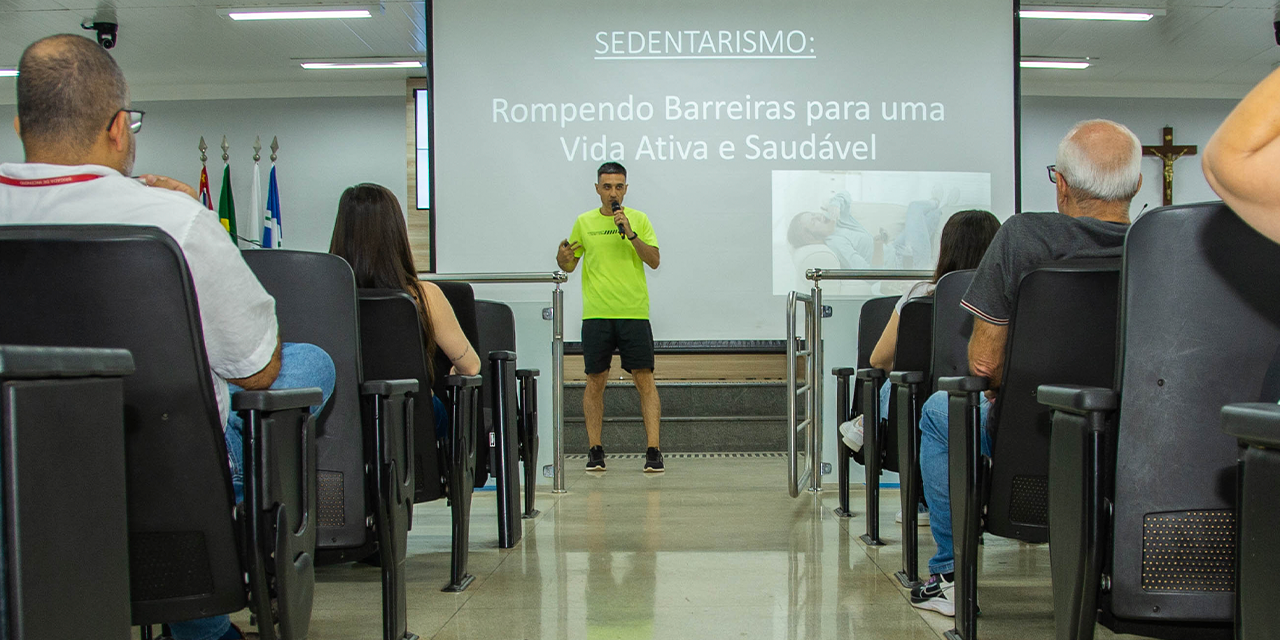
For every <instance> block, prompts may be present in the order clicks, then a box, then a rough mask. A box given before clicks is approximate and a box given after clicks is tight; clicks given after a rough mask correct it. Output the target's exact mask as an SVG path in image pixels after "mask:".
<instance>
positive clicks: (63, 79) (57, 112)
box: [17, 34, 129, 152]
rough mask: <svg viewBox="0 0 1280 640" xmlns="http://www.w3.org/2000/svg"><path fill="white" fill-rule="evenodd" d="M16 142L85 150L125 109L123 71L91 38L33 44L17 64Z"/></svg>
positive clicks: (67, 37) (53, 38) (68, 37)
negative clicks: (19, 139) (18, 133)
mask: <svg viewBox="0 0 1280 640" xmlns="http://www.w3.org/2000/svg"><path fill="white" fill-rule="evenodd" d="M17 84H18V125H19V128H20V129H21V130H22V144H23V146H24V147H26V148H27V149H28V152H30V148H31V146H32V145H52V146H60V147H65V148H68V149H71V150H76V151H87V150H88V149H89V148H90V147H91V146H93V143H94V141H95V140H97V139H98V135H99V134H100V133H101V131H104V130H106V128H107V126H108V124H109V123H110V122H111V118H112V117H113V116H114V115H115V114H116V113H118V112H119V111H120V110H121V109H124V108H126V107H128V106H129V88H128V86H127V85H126V84H125V81H124V72H122V71H120V66H119V65H117V64H116V61H115V60H114V59H113V58H112V57H111V55H110V54H108V53H107V52H106V50H105V49H103V48H102V47H100V46H98V45H97V44H96V43H95V42H93V41H92V40H89V39H88V38H84V37H81V36H77V35H72V34H61V35H56V36H49V37H47V38H43V39H40V40H37V41H36V42H35V43H33V44H32V45H31V46H29V47H27V49H26V51H24V52H22V58H21V59H20V60H19V62H18V83H17Z"/></svg>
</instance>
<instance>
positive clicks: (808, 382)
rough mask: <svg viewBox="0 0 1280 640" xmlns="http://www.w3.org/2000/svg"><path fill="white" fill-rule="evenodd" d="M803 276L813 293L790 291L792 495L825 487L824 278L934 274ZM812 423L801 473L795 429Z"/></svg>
mask: <svg viewBox="0 0 1280 640" xmlns="http://www.w3.org/2000/svg"><path fill="white" fill-rule="evenodd" d="M804 277H805V279H807V280H811V281H813V289H812V290H811V291H810V293H807V294H806V293H800V292H799V291H792V292H791V293H789V294H787V390H788V394H787V396H788V399H787V410H788V415H787V427H788V433H787V455H788V465H787V473H788V477H789V479H790V481H791V482H790V486H789V487H788V491H789V492H790V493H791V497H793V498H794V497H796V496H798V495H800V485H802V484H803V483H804V481H805V480H808V481H809V491H811V492H814V493H816V492H819V491H822V444H823V437H822V436H823V433H822V431H823V421H822V402H823V400H822V392H823V387H824V378H823V373H824V372H823V365H822V360H823V358H822V355H823V348H822V318H823V315H824V314H823V311H824V309H823V306H822V281H823V280H927V279H929V278H932V277H933V272H932V271H923V270H914V271H908V270H901V269H809V270H807V271H805V274H804ZM797 302H803V303H804V305H805V338H804V339H805V342H806V343H807V346H808V349H805V350H803V351H801V350H799V349H798V348H797V346H796V345H797V341H798V340H799V336H798V335H797V333H796V328H797V327H796V303H797ZM800 355H807V356H808V363H809V366H808V367H806V368H805V369H806V371H805V378H806V379H805V384H804V386H800V385H799V384H798V382H799V381H798V380H797V376H796V360H797V358H798V357H799V356H800ZM799 395H804V396H805V420H804V421H802V422H800V423H797V422H796V396H799ZM806 424H807V425H808V433H806V434H805V435H806V436H807V437H806V438H805V440H806V442H805V448H806V449H807V451H806V453H807V455H808V457H809V459H808V462H809V463H810V465H809V468H808V469H807V470H806V471H805V473H804V474H803V477H801V474H800V473H799V471H798V470H797V469H796V465H795V461H796V456H797V454H798V453H799V451H800V449H799V445H798V443H797V442H796V431H797V429H799V428H800V427H803V426H805V425H806Z"/></svg>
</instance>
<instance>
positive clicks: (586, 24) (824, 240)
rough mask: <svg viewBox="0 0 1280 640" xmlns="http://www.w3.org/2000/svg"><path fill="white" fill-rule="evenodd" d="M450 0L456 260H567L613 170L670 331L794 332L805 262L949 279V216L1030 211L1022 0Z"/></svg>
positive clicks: (437, 27) (445, 28)
mask: <svg viewBox="0 0 1280 640" xmlns="http://www.w3.org/2000/svg"><path fill="white" fill-rule="evenodd" d="M432 4H433V7H432V14H433V23H432V36H433V51H432V53H431V57H432V64H433V73H434V86H432V87H431V95H432V99H433V100H434V101H435V103H434V110H435V111H434V116H435V122H436V123H437V126H436V129H435V134H434V140H433V144H434V148H435V150H434V161H435V172H436V174H435V183H434V184H435V190H436V193H435V206H436V211H435V212H434V213H435V217H436V229H437V234H438V235H437V238H436V251H437V261H436V264H437V268H438V270H439V271H441V272H483V271H551V270H554V269H556V263H555V251H556V247H557V245H558V243H559V242H560V241H561V240H562V239H564V238H567V237H568V235H569V232H570V229H571V227H572V225H573V222H574V219H575V218H576V217H577V216H578V215H579V214H581V213H583V212H584V211H587V210H589V209H593V208H596V207H599V206H600V200H599V198H598V196H597V195H596V193H595V190H594V189H593V185H594V183H595V179H596V174H595V171H596V168H597V167H598V166H599V165H600V164H601V163H602V162H605V161H608V160H613V161H618V162H621V163H622V164H623V165H625V166H626V168H627V170H628V183H629V184H630V188H629V191H628V193H627V197H626V201H625V204H626V206H628V207H633V208H635V209H638V210H641V211H644V212H645V213H647V214H648V215H649V218H650V220H651V221H652V223H653V226H654V229H655V231H656V234H657V237H658V244H659V247H660V249H661V256H662V264H661V267H660V268H659V269H658V270H656V271H653V272H650V275H649V289H650V299H651V318H652V320H653V327H654V334H655V338H656V339H659V340H683V339H700V340H707V339H778V338H781V337H782V333H783V324H782V321H781V319H782V313H783V296H785V294H786V293H787V292H788V291H791V290H793V289H799V290H804V291H807V290H808V288H809V283H807V282H805V281H804V279H803V272H804V269H806V268H809V267H813V266H821V267H830V268H840V267H844V268H857V267H877V268H913V269H931V268H932V267H933V265H934V264H935V262H936V252H937V244H938V233H939V231H940V229H941V226H942V223H943V222H945V220H946V218H947V216H949V215H951V214H952V213H955V212H956V211H960V210H963V209H968V208H981V209H987V210H990V211H992V212H994V213H995V214H996V215H997V216H998V217H1000V218H1001V219H1004V218H1006V217H1008V216H1009V215H1012V213H1013V212H1014V171H1015V169H1014V167H1015V163H1014V145H1015V126H1014V123H1015V120H1014V105H1015V101H1014V70H1015V66H1014V65H1015V64H1016V60H1015V56H1014V45H1013V34H1014V25H1013V13H1012V6H1011V3H1010V2H1008V0H950V1H948V2H932V1H926V0H896V1H895V2H881V1H879V0H811V1H806V2H761V1H743V2H733V3H725V2H711V1H709V0H682V1H678V2H675V1H666V0H664V1H659V2H643V3H640V2H632V3H625V2H585V1H581V0H559V1H553V2H539V3H510V2H501V1H499V0H466V1H462V0H435V2H434V3H432ZM578 284H579V279H578V275H573V276H571V277H570V282H569V284H568V285H567V286H566V295H565V300H566V303H567V305H568V309H567V313H566V320H567V322H566V323H565V326H566V332H567V335H566V338H567V339H570V340H574V339H577V337H578V323H577V320H578V318H580V317H581V301H580V289H579V286H578ZM824 290H825V291H826V292H827V295H828V296H833V297H840V296H844V297H855V298H865V297H870V296H874V295H880V294H888V293H892V292H894V291H897V290H898V288H897V286H895V285H893V284H890V283H847V284H844V283H830V284H829V285H824ZM539 295H540V296H541V294H539Z"/></svg>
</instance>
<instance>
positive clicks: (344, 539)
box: [242, 249, 372, 550]
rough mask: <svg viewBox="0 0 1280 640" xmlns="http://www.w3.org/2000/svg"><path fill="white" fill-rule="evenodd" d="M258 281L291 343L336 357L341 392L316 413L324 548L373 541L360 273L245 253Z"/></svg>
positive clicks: (327, 259) (310, 256) (326, 261)
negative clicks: (359, 307)
mask: <svg viewBox="0 0 1280 640" xmlns="http://www.w3.org/2000/svg"><path fill="white" fill-rule="evenodd" d="M242 255H244V260H245V262H247V263H248V264H249V268H250V269H253V273H254V275H256V276H258V281H259V282H261V283H262V286H263V287H264V288H265V289H266V290H267V293H270V294H271V296H272V297H273V298H275V299H276V318H277V319H278V320H279V323H280V338H281V339H282V340H283V341H284V342H305V343H309V344H313V345H315V346H317V347H320V348H321V349H324V351H325V353H327V354H329V357H330V358H332V359H333V366H334V371H335V373H336V374H337V376H336V379H335V382H334V386H333V395H332V396H330V397H329V403H328V404H327V405H326V406H325V408H324V411H323V412H322V413H321V414H320V415H319V416H318V417H317V418H316V465H317V469H318V470H317V474H316V475H317V481H318V485H319V488H318V490H317V494H318V498H319V511H320V513H319V517H318V520H317V522H318V524H319V529H318V530H317V534H318V537H317V544H316V546H317V548H318V549H321V550H325V549H346V548H351V547H360V546H363V545H365V544H366V542H368V541H369V540H368V535H367V529H368V528H367V527H366V526H365V522H366V519H367V518H366V516H367V515H368V513H371V511H370V509H371V508H372V505H369V504H366V503H367V500H366V499H365V498H366V495H367V490H366V488H365V471H364V469H365V452H364V447H365V436H364V428H363V423H362V420H361V417H360V383H361V382H363V381H364V376H363V374H362V372H361V367H360V318H359V312H358V310H357V306H356V281H355V275H354V274H353V273H352V272H351V267H350V266H349V265H348V264H347V261H346V260H343V259H342V258H340V257H338V256H335V255H332V254H328V253H315V252H311V251H287V250H284V249H272V250H269V251H263V250H259V249H249V250H245V251H243V252H242Z"/></svg>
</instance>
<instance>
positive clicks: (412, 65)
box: [302, 60, 422, 70]
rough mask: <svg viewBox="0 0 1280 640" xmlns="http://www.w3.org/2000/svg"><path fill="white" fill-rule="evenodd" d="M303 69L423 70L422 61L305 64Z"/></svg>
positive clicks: (357, 61) (354, 61)
mask: <svg viewBox="0 0 1280 640" xmlns="http://www.w3.org/2000/svg"><path fill="white" fill-rule="evenodd" d="M302 68H303V69H313V70H314V69H421V68H422V61H421V60H364V61H361V60H352V61H348V62H303V63H302Z"/></svg>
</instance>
